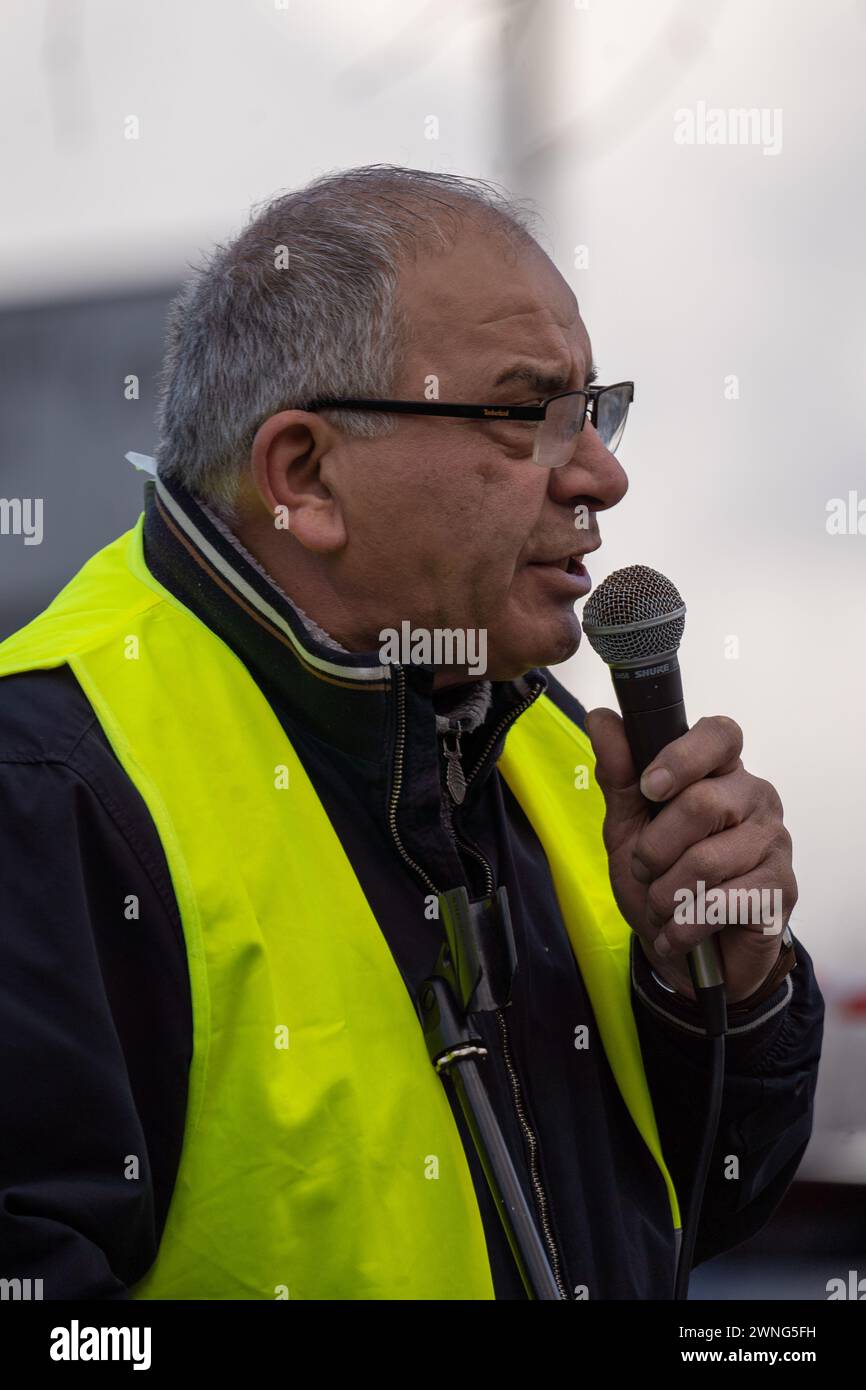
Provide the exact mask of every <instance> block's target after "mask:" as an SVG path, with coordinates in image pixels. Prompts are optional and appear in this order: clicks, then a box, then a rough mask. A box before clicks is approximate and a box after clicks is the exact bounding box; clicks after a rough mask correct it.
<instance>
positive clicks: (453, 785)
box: [442, 722, 466, 806]
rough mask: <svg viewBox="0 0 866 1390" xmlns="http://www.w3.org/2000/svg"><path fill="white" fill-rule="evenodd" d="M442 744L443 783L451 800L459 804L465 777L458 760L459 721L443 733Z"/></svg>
mask: <svg viewBox="0 0 866 1390" xmlns="http://www.w3.org/2000/svg"><path fill="white" fill-rule="evenodd" d="M452 732H453V736H454V745H453V747H449V746H448V740H449V738H450V737H451V736H452ZM442 746H443V748H444V749H445V762H446V771H445V784H446V786H447V787H448V790H449V792H450V793H451V800H452V801H453V802H454V803H455V805H457V806H460V805H461V804H462V802H463V799H464V797H465V796H466V778H465V776H464V775H463V765H462V763H461V762H460V724H459V722H458V724H457V726H456V727H455V729H454V730H453V731H452V730H450V729H449V731H448V733H447V734H445V736H444V738H443V740H442Z"/></svg>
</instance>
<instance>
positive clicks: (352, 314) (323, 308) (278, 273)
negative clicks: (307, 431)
mask: <svg viewBox="0 0 866 1390" xmlns="http://www.w3.org/2000/svg"><path fill="white" fill-rule="evenodd" d="M253 212H254V214H255V215H254V216H253V218H252V220H251V221H250V222H249V224H248V225H247V226H246V227H245V229H244V230H243V231H242V232H241V233H240V235H239V236H238V237H237V238H236V239H235V240H234V241H232V242H230V243H229V244H228V245H226V246H217V247H216V248H215V250H214V251H213V252H212V253H211V255H210V256H209V257H208V258H207V259H206V261H205V263H204V264H202V265H201V266H199V267H198V268H196V269H195V271H194V275H193V278H192V279H190V280H189V281H187V283H186V284H185V285H184V286H183V288H182V289H181V291H180V293H179V294H178V295H177V297H176V298H175V299H174V301H173V302H172V305H171V308H170V310H169V318H168V326H167V338H166V351H165V358H164V363H163V369H162V373H161V376H160V381H159V402H158V413H157V424H158V428H159V442H158V445H157V450H156V455H157V463H158V466H159V471H160V473H161V474H163V475H164V476H166V477H175V478H177V479H178V480H179V481H180V482H181V483H182V484H183V485H184V486H186V487H187V488H188V489H189V490H190V491H191V492H192V493H193V494H194V495H196V496H198V497H199V498H201V499H202V500H204V501H205V502H207V503H209V504H210V505H211V506H212V507H213V508H214V509H215V510H216V511H217V512H218V513H219V514H221V515H222V516H223V517H224V518H225V519H227V520H231V519H233V516H234V504H235V500H236V496H237V488H238V483H239V480H240V478H241V475H242V473H243V470H244V468H245V466H246V463H247V461H248V459H249V453H250V448H251V446H252V442H253V439H254V438H255V435H256V432H257V430H258V429H259V427H260V426H261V424H262V423H263V422H264V421H265V420H266V419H267V418H268V417H269V416H270V415H274V414H276V413H278V412H279V411H281V410H291V409H302V408H304V407H305V406H307V405H309V404H310V403H311V402H312V401H314V400H315V399H316V398H317V397H326V396H332V397H335V398H336V397H339V396H349V397H351V396H358V397H367V398H375V397H384V398H387V397H388V396H389V395H390V394H393V390H394V386H393V383H394V381H395V379H396V373H397V368H398V364H399V361H400V357H401V349H402V348H403V346H404V344H405V343H406V341H407V336H408V334H409V332H410V325H409V324H407V323H405V322H404V321H403V316H402V315H401V312H400V309H399V306H398V303H397V284H398V278H399V272H400V269H401V266H402V265H403V264H404V263H405V261H406V260H407V259H409V258H411V257H412V256H413V255H417V254H419V253H421V254H423V253H427V254H431V253H434V252H435V251H436V250H437V249H443V250H444V249H446V248H447V247H448V246H450V245H452V244H453V239H454V237H455V235H456V234H457V232H458V230H459V228H460V227H461V226H462V225H463V221H464V219H465V218H468V219H469V220H475V219H474V218H473V213H474V214H477V215H478V219H479V220H481V221H483V223H484V225H486V226H489V225H490V224H491V223H492V224H493V225H494V227H495V228H496V229H497V230H498V231H500V232H502V233H503V235H504V236H505V237H506V239H507V240H509V241H510V242H511V243H512V244H514V245H525V243H526V242H528V241H531V240H532V231H531V228H532V226H533V223H534V221H535V220H536V214H535V213H534V212H533V211H532V210H531V209H530V208H529V207H528V206H526V205H524V204H521V203H518V202H516V201H514V200H512V199H511V198H509V197H507V196H506V195H505V194H504V193H502V192H501V191H500V190H499V189H498V188H496V186H495V185H493V184H491V183H489V182H487V181H486V180H483V179H473V178H465V177H462V176H459V175H456V174H438V173H428V172H425V171H424V170H421V169H406V168H402V167H400V166H398V165H390V164H372V165H366V166H364V167H362V168H358V169H347V170H344V171H341V172H337V173H332V174H326V175H323V176H322V177H321V178H317V179H315V180H313V182H312V183H310V184H308V185H307V186H306V187H305V188H302V189H299V190H298V191H296V192H293V193H287V194H284V195H282V196H280V197H277V198H274V199H272V200H271V201H269V202H268V203H266V204H265V205H264V207H262V209H261V210H260V211H258V212H256V210H255V209H253ZM286 252H287V253H288V267H287V268H286V266H285V260H286V254H285V253H286ZM281 260H282V263H281ZM322 413H323V414H324V415H326V416H327V418H329V419H332V420H333V422H334V423H335V424H337V425H338V426H339V428H341V429H343V430H345V431H346V432H347V433H349V434H352V435H358V436H361V437H366V438H373V437H375V436H377V435H379V434H385V433H390V431H391V430H392V429H393V428H394V427H395V424H396V421H395V419H394V416H388V415H375V414H371V413H367V414H362V413H360V412H355V411H351V412H349V411H340V412H334V414H333V415H332V416H328V415H327V412H325V411H323V412H322Z"/></svg>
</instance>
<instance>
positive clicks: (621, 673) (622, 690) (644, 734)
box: [611, 656, 725, 1036]
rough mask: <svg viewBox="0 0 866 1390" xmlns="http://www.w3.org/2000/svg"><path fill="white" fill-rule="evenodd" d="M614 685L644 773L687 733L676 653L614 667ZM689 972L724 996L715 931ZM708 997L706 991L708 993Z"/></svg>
mask: <svg viewBox="0 0 866 1390" xmlns="http://www.w3.org/2000/svg"><path fill="white" fill-rule="evenodd" d="M611 677H612V679H613V687H614V690H615V692H616V697H617V700H618V701H619V707H620V712H621V714H622V722H623V725H624V728H625V735H626V738H627V739H628V746H629V748H630V749H631V755H632V760H633V762H634V765H635V767H636V768H637V770H638V772H639V773H642V772H644V770H645V769H646V768H648V767H649V765H650V763H651V762H652V761H653V759H654V758H655V757H656V755H657V754H658V753H660V752H661V750H662V749H663V748H666V747H667V745H668V744H669V743H671V742H672V741H673V740H674V739H675V738H680V737H681V736H682V735H683V734H685V733H688V728H689V722H688V720H687V718H686V707H685V704H684V702H683V684H682V676H681V674H680V665H679V662H678V661H677V658H676V656H671V657H668V658H667V659H666V660H664V661H653V660H651V661H650V662H648V663H647V664H646V665H644V666H638V667H634V668H630V669H623V668H619V667H611ZM664 804H665V803H664V802H663V801H649V800H648V799H647V807H648V809H649V814H650V816H657V815H658V813H659V811H660V810H661V809H662V807H663V806H664ZM686 959H687V961H688V966H689V974H690V975H691V978H692V984H693V985H694V988H695V993H696V994H697V991H698V990H711V989H712V990H716V991H718V995H719V996H720V997H719V999H718V1000H717V1001H714V1002H718V1003H719V1004H722V1003H723V1000H724V983H725V976H724V972H723V970H722V958H721V954H720V952H719V943H718V942H717V941H716V938H715V936H710V937H708V938H707V939H706V940H704V941H700V942H699V943H698V945H697V946H696V947H695V948H694V950H693V951H689V953H688V955H687V957H686ZM704 997H705V999H707V1002H709V999H708V998H707V996H704ZM713 1014H714V1017H715V1019H716V1024H715V1027H714V1031H713V1034H711V1035H710V1036H713V1035H715V1032H716V1028H720V1031H721V1032H724V1031H725V1026H724V1022H722V1021H721V1019H722V1015H723V1014H724V1009H723V1008H722V1009H721V1012H720V1010H719V1009H718V1008H716V1009H714V1010H713Z"/></svg>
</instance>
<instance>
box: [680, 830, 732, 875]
mask: <svg viewBox="0 0 866 1390" xmlns="http://www.w3.org/2000/svg"><path fill="white" fill-rule="evenodd" d="M688 861H689V871H690V872H691V873H693V874H694V877H695V881H697V880H698V879H699V878H700V879H703V880H704V882H705V883H712V884H716V883H722V882H723V881H724V879H726V878H727V876H728V874H727V869H726V867H725V856H724V854H723V853H722V851H721V850H720V849H719V846H718V845H717V844H713V842H712V840H702V841H701V843H700V844H699V845H695V846H694V847H693V848H692V849H691V850H690V851H689V855H688Z"/></svg>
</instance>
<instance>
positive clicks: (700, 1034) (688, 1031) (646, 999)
mask: <svg viewBox="0 0 866 1390" xmlns="http://www.w3.org/2000/svg"><path fill="white" fill-rule="evenodd" d="M631 982H632V992H633V994H634V995H636V996H637V998H638V999H639V1000H640V1004H641V1007H642V1008H643V1009H644V1010H645V1011H647V1012H649V1013H650V1014H652V1015H653V1017H654V1018H655V1019H657V1020H658V1022H659V1023H660V1024H662V1025H663V1026H664V1027H666V1028H667V1029H669V1030H671V1031H672V1032H675V1033H678V1034H680V1035H681V1036H682V1037H683V1038H686V1037H691V1038H694V1039H696V1040H703V1039H705V1038H706V1029H705V1027H704V1019H703V1013H702V1011H701V1007H700V1005H699V1004H697V1003H695V1002H694V1001H693V1000H691V999H687V998H686V997H685V996H684V995H681V994H678V993H677V992H676V991H675V990H674V989H672V988H671V987H670V986H669V985H668V984H667V982H666V981H662V980H660V979H659V977H658V976H657V975H656V974H655V973H654V972H653V969H652V967H651V965H650V963H649V961H648V960H647V958H646V956H645V954H644V952H643V950H642V948H641V945H640V941H639V940H638V937H637V934H633V936H632V940H631ZM793 993H794V983H793V980H792V978H791V975H790V974H788V975H786V976H785V978H784V979H783V980H782V982H781V984H780V985H779V988H778V989H776V990H774V991H773V993H772V994H770V995H769V996H768V997H767V998H765V999H762V1000H761V1001H760V1003H759V1004H757V1005H756V1006H755V1008H753V1009H750V1010H748V1011H742V1010H738V1011H736V1012H735V1011H729V1016H728V1030H727V1033H726V1035H725V1049H726V1053H727V1056H728V1059H729V1061H730V1062H736V1061H740V1062H745V1061H746V1059H747V1058H748V1057H749V1056H750V1055H751V1054H752V1053H753V1052H755V1051H756V1050H758V1049H759V1050H760V1051H762V1052H763V1050H764V1048H765V1047H766V1046H767V1045H768V1044H769V1043H771V1042H772V1041H773V1039H774V1038H775V1037H776V1034H777V1033H778V1032H779V1030H780V1029H781V1026H782V1023H783V1021H784V1018H785V1015H786V1012H787V1008H788V1004H789V1003H790V1001H791V998H792V996H793ZM727 1069H728V1070H730V1069H732V1068H730V1067H728V1068H727Z"/></svg>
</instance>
